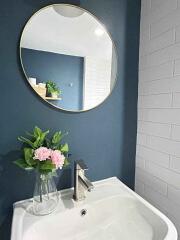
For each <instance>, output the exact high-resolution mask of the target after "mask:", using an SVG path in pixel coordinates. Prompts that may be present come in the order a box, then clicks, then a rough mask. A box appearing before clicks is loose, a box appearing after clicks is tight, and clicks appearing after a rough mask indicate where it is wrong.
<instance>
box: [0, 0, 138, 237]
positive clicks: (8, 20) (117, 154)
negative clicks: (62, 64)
mask: <svg viewBox="0 0 180 240" xmlns="http://www.w3.org/2000/svg"><path fill="white" fill-rule="evenodd" d="M59 2H62V1H60V0H54V1H50V0H38V1H37V0H11V1H5V0H4V1H1V8H0V31H1V37H0V79H1V94H0V104H1V114H0V134H1V138H0V225H1V227H0V239H1V240H7V239H9V233H10V223H11V212H12V203H13V202H15V201H17V200H20V199H23V198H27V197H30V196H32V191H33V181H34V176H33V174H27V173H26V172H23V171H22V170H21V169H18V168H17V167H16V166H14V165H13V164H12V161H13V160H14V159H16V157H17V156H18V153H17V152H16V149H19V148H20V144H19V143H18V141H17V136H19V135H22V134H23V133H24V131H26V130H30V129H32V128H33V127H34V125H38V126H40V127H41V128H43V129H50V130H59V129H61V130H68V131H69V136H68V138H67V140H68V142H69V144H70V148H71V153H72V154H73V155H72V161H73V160H75V159H78V158H82V159H84V160H85V161H86V162H87V164H88V166H89V177H90V178H91V179H92V180H98V179H102V178H106V177H111V176H117V177H119V178H120V179H121V180H122V181H123V182H125V183H126V184H127V185H128V186H130V187H132V188H133V186H134V169H135V148H136V121H137V113H136V112H137V83H138V46H139V13H140V0H98V1H97V0H81V1H78V0H69V1H68V0H66V1H63V2H66V3H72V4H77V5H79V4H80V5H81V6H82V7H85V8H87V9H88V10H90V11H91V12H92V13H94V14H95V15H96V16H97V17H98V18H99V19H100V20H101V21H102V22H103V23H104V24H105V25H106V26H107V29H108V30H109V31H110V33H111V35H112V38H113V39H114V41H115V44H116V46H117V52H118V57H119V61H118V82H117V85H116V87H115V89H114V91H113V93H112V95H111V96H110V97H109V98H108V99H107V100H106V101H105V102H104V103H103V104H102V105H100V106H99V107H97V108H95V109H93V110H91V111H88V112H84V113H80V114H73V113H67V112H62V111H59V110H56V109H54V108H52V107H50V106H49V105H47V104H45V103H44V102H43V101H42V100H41V99H40V98H39V97H38V96H36V94H34V93H33V92H32V90H31V89H30V88H29V86H28V85H27V83H26V80H25V77H24V75H23V72H22V69H21V66H20V61H19V39H20V34H21V31H22V28H23V26H24V25H25V23H26V21H27V20H28V18H29V17H30V16H31V15H32V14H33V13H35V12H36V11H37V10H38V9H39V8H41V7H43V6H45V5H47V4H51V3H59ZM71 176H72V172H71V168H69V169H67V170H65V171H63V172H62V173H61V177H60V179H59V186H60V187H62V188H64V187H68V186H70V185H71Z"/></svg>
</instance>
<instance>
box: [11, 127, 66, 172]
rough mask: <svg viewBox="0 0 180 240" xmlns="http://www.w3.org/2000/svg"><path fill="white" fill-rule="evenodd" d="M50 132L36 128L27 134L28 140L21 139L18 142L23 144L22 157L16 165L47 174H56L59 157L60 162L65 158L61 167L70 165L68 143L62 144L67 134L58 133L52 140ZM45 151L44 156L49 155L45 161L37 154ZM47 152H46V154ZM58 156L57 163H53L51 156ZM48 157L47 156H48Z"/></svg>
mask: <svg viewBox="0 0 180 240" xmlns="http://www.w3.org/2000/svg"><path fill="white" fill-rule="evenodd" d="M48 134H49V131H45V132H43V131H42V130H41V129H40V128H38V127H35V128H34V131H33V133H27V135H28V136H29V137H28V138H25V137H22V136H21V137H19V138H18V140H19V141H21V142H23V144H24V145H23V149H22V156H21V158H20V159H18V160H16V161H15V162H14V163H15V164H16V165H18V166H19V167H21V168H23V169H25V170H31V169H37V170H38V171H39V172H40V173H43V174H46V173H51V172H55V171H56V169H57V168H58V167H59V165H56V164H58V162H57V157H58V158H59V161H61V159H62V158H63V162H62V164H61V167H65V166H67V165H68V164H69V161H68V157H69V154H68V152H69V146H68V144H67V143H65V144H62V143H61V141H62V139H63V137H64V136H65V135H66V134H63V133H62V132H56V133H54V135H53V136H52V138H50V139H49V138H48V137H47V135H48ZM38 151H41V152H42V151H43V153H41V157H42V154H44V153H45V154H46V153H48V154H49V155H48V156H45V159H40V158H38V157H37V156H36V155H37V152H38ZM44 151H45V152H44ZM53 153H55V154H56V156H55V157H56V159H55V160H56V161H55V162H54V161H53V158H52V157H51V155H52V154H53ZM46 155H47V154H46Z"/></svg>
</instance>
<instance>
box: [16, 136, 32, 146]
mask: <svg viewBox="0 0 180 240" xmlns="http://www.w3.org/2000/svg"><path fill="white" fill-rule="evenodd" d="M18 140H19V141H20V142H23V143H26V144H28V145H29V146H31V147H32V148H34V143H33V142H31V141H30V140H29V139H28V138H25V137H22V136H21V137H18Z"/></svg>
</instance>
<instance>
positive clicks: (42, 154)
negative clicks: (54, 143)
mask: <svg viewBox="0 0 180 240" xmlns="http://www.w3.org/2000/svg"><path fill="white" fill-rule="evenodd" d="M50 155H51V149H48V148H46V147H40V148H38V149H36V150H35V152H34V159H38V160H39V161H45V160H47V159H49V158H50Z"/></svg>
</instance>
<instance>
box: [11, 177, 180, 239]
mask: <svg viewBox="0 0 180 240" xmlns="http://www.w3.org/2000/svg"><path fill="white" fill-rule="evenodd" d="M94 185H95V189H94V190H93V191H92V192H90V193H88V195H87V198H86V200H85V201H83V202H79V203H77V202H75V201H74V200H72V189H69V190H64V191H61V192H60V196H61V200H60V203H59V206H58V208H57V210H56V211H55V212H54V213H52V214H51V215H47V216H41V217H38V216H34V215H32V214H31V204H32V202H31V200H25V201H22V202H17V203H15V204H14V215H13V224H12V233H11V240H163V239H164V240H177V232H176V229H175V227H174V225H173V224H172V223H171V222H170V220H169V219H168V218H167V217H166V216H164V215H163V214H162V213H161V212H160V211H158V210H157V209H156V208H154V207H153V206H152V205H150V204H149V203H148V202H147V201H145V200H144V199H142V198H141V197H140V196H138V195H137V194H136V193H134V192H133V191H132V190H130V189H129V188H128V187H126V186H125V185H124V184H123V183H122V182H120V181H119V180H118V179H117V178H109V179H105V180H103V181H99V182H96V183H94ZM82 210H85V211H86V214H85V215H84V216H82V215H81V213H82Z"/></svg>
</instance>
